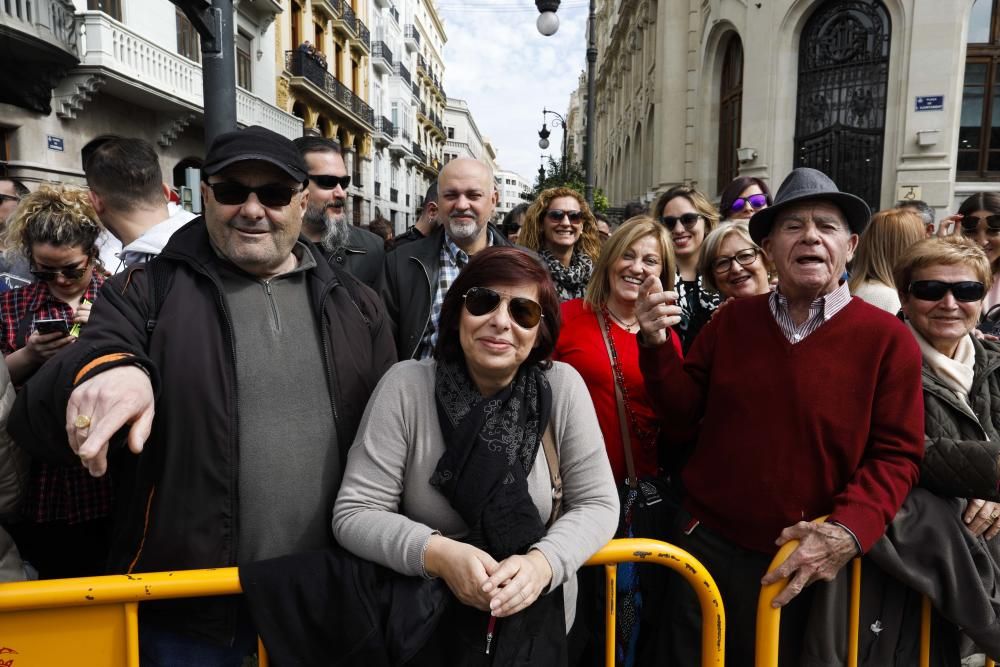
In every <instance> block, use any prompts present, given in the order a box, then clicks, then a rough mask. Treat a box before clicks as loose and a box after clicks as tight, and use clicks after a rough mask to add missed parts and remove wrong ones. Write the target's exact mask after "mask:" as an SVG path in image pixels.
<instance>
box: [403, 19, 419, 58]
mask: <svg viewBox="0 0 1000 667" xmlns="http://www.w3.org/2000/svg"><path fill="white" fill-rule="evenodd" d="M403 46H405V47H406V50H407V51H409V52H411V53H413V52H415V51H419V50H420V33H419V32H417V26H415V25H412V24H410V25H408V26H406V27H405V28H403Z"/></svg>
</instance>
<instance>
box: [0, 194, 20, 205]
mask: <svg viewBox="0 0 1000 667" xmlns="http://www.w3.org/2000/svg"><path fill="white" fill-rule="evenodd" d="M5 201H21V198H20V197H15V196H14V195H0V204H2V203H4V202H5Z"/></svg>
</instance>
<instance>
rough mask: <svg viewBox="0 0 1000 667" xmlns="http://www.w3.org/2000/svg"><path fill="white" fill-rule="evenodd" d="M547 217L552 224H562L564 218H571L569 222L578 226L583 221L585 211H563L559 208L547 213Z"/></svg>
mask: <svg viewBox="0 0 1000 667" xmlns="http://www.w3.org/2000/svg"><path fill="white" fill-rule="evenodd" d="M545 217H546V218H548V219H549V220H551V221H552V222H562V219H563V218H564V217H566V218H569V221H570V222H572V223H574V224H576V223H578V222H580V221H581V220H583V211H563V210H560V209H558V208H554V209H552V210H549V211H546V212H545Z"/></svg>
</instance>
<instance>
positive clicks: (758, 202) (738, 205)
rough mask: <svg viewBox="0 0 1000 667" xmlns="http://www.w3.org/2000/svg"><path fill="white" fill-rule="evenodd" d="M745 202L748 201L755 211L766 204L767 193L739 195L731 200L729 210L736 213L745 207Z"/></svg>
mask: <svg viewBox="0 0 1000 667" xmlns="http://www.w3.org/2000/svg"><path fill="white" fill-rule="evenodd" d="M747 202H750V206H751V207H752V208H753V210H755V211H756V210H758V209H761V208H764V207H765V206H767V195H750V196H749V197H740V198H739V199H737V200H736V201H734V202H733V205H732V208H731V210H732V211H733V212H734V213H738V212H740V211H742V210H743V209H744V208H746V205H747Z"/></svg>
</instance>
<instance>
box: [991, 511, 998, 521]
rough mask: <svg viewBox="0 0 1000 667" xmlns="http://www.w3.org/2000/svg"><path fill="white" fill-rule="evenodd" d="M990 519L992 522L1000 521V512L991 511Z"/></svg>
mask: <svg viewBox="0 0 1000 667" xmlns="http://www.w3.org/2000/svg"><path fill="white" fill-rule="evenodd" d="M990 518H991V519H993V520H994V521H996V520H997V519H1000V510H993V513H992V514H990Z"/></svg>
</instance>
